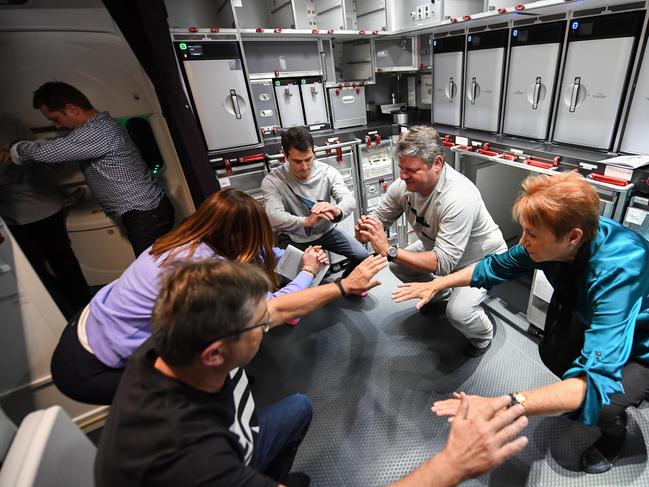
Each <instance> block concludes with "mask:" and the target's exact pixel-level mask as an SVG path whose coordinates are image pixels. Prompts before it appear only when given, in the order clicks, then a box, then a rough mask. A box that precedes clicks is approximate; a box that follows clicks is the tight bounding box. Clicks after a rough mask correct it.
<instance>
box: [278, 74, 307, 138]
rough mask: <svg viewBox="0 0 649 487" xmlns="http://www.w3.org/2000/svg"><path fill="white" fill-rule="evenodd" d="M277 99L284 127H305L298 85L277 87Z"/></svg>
mask: <svg viewBox="0 0 649 487" xmlns="http://www.w3.org/2000/svg"><path fill="white" fill-rule="evenodd" d="M275 97H276V98H277V107H278V108H279V116H280V118H281V120H282V127H284V128H287V127H296V126H298V125H304V114H303V113H302V100H301V99H300V89H299V88H298V85H295V84H290V85H280V86H275Z"/></svg>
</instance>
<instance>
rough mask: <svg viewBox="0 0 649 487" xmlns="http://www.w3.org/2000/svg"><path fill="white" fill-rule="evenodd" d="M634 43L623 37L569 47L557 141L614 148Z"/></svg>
mask: <svg viewBox="0 0 649 487" xmlns="http://www.w3.org/2000/svg"><path fill="white" fill-rule="evenodd" d="M633 42H634V38H633V37H621V38H616V39H594V40H589V41H577V42H571V43H570V44H569V45H568V55H567V57H566V66H565V71H564V73H563V82H562V85H561V93H560V94H559V104H558V108H557V115H556V123H555V127H554V137H553V140H555V141H557V142H565V143H568V144H576V145H584V146H588V147H594V148H597V149H608V148H609V147H610V146H611V141H612V138H613V132H614V129H615V122H616V119H617V112H618V108H619V106H620V101H621V99H622V94H623V90H624V80H625V79H626V73H627V68H628V65H629V58H630V56H631V50H632V49H633Z"/></svg>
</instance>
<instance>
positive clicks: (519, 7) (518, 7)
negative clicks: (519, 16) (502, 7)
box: [514, 3, 525, 10]
mask: <svg viewBox="0 0 649 487" xmlns="http://www.w3.org/2000/svg"><path fill="white" fill-rule="evenodd" d="M514 10H525V5H523V4H522V3H519V4H517V5H516V6H515V7H514Z"/></svg>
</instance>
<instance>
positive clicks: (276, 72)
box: [275, 69, 279, 78]
mask: <svg viewBox="0 0 649 487" xmlns="http://www.w3.org/2000/svg"><path fill="white" fill-rule="evenodd" d="M275 78H279V69H276V70H275Z"/></svg>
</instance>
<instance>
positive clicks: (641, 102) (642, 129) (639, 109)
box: [620, 49, 649, 154]
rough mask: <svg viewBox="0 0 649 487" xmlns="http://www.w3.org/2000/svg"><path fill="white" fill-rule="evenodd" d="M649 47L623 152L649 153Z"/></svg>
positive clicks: (625, 134)
mask: <svg viewBox="0 0 649 487" xmlns="http://www.w3.org/2000/svg"><path fill="white" fill-rule="evenodd" d="M648 53H649V49H645V54H644V61H643V62H642V68H641V69H640V76H638V82H637V83H636V86H635V92H634V93H633V101H632V102H631V111H630V112H629V118H628V120H627V122H626V128H625V129H624V138H623V139H622V147H620V149H621V150H622V151H623V152H630V153H632V154H649V136H648V135H649V54H648Z"/></svg>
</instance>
